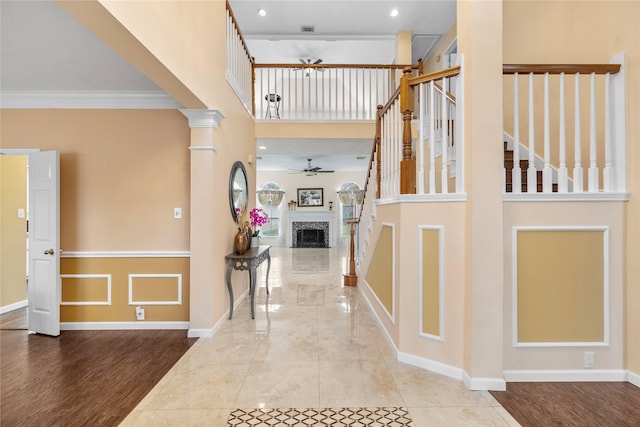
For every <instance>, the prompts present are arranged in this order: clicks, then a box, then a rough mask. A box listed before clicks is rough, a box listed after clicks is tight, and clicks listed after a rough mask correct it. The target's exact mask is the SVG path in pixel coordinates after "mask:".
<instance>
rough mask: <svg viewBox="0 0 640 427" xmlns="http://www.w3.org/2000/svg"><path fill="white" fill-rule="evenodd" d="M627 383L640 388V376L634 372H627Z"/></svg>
mask: <svg viewBox="0 0 640 427" xmlns="http://www.w3.org/2000/svg"><path fill="white" fill-rule="evenodd" d="M627 381H629V382H630V383H631V384H633V385H634V386H636V387H640V374H636V373H635V372H632V371H627Z"/></svg>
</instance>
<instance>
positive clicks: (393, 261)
mask: <svg viewBox="0 0 640 427" xmlns="http://www.w3.org/2000/svg"><path fill="white" fill-rule="evenodd" d="M380 225H381V226H380V234H378V239H376V244H375V245H374V249H373V253H374V254H375V249H376V248H377V246H378V240H380V236H381V235H382V228H383V227H385V226H386V227H391V313H389V312H388V311H387V308H386V307H385V306H384V304H382V302H381V301H380V299H379V298H378V295H376V293H375V292H374V290H373V289H371V286H370V285H369V283H368V282H367V279H366V277H363V278H362V283H363V284H365V285H367V288H368V289H369V292H371V295H373V297H374V298H375V299H376V301H377V303H378V306H380V307H381V308H382V310H383V311H384V312H385V314H386V315H387V316H388V317H389V320H391V323H393V324H394V325H395V323H396V317H395V312H396V226H395V224H392V223H388V222H383V223H382V224H380ZM372 308H373V307H372ZM374 312H375V310H374Z"/></svg>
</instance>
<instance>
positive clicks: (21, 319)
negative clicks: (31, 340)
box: [0, 307, 27, 331]
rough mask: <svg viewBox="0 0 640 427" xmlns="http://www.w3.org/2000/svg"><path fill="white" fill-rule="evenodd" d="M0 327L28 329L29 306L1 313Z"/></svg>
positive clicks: (5, 328)
mask: <svg viewBox="0 0 640 427" xmlns="http://www.w3.org/2000/svg"><path fill="white" fill-rule="evenodd" d="M0 329H2V330H25V331H26V330H27V307H24V308H19V309H17V310H13V311H10V312H8V313H4V314H0Z"/></svg>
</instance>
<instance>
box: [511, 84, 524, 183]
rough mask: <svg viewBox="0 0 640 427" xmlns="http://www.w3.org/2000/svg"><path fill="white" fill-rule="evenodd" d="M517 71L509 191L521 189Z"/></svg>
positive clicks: (514, 89) (514, 88) (514, 90)
mask: <svg viewBox="0 0 640 427" xmlns="http://www.w3.org/2000/svg"><path fill="white" fill-rule="evenodd" d="M518 92H519V91H518V73H515V74H514V75H513V134H514V135H513V169H512V171H511V191H512V192H513V193H520V192H521V191H522V169H521V168H520V101H519V97H518Z"/></svg>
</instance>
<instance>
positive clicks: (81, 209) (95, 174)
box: [1, 110, 189, 251]
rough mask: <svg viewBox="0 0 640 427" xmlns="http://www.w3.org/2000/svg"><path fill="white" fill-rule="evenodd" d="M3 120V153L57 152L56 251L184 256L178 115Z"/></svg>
mask: <svg viewBox="0 0 640 427" xmlns="http://www.w3.org/2000/svg"><path fill="white" fill-rule="evenodd" d="M2 115H3V122H2V131H1V136H2V144H3V147H5V148H40V149H41V150H43V151H44V150H58V151H60V218H61V220H60V242H61V243H60V245H61V249H62V250H63V251H187V250H189V234H188V230H189V219H188V218H189V151H188V150H187V147H188V144H189V139H188V138H189V128H188V126H187V120H186V118H185V117H184V116H183V115H182V114H180V113H179V112H177V111H165V110H3V111H2ZM34 123H38V125H37V126H34V125H33V124H34ZM174 207H180V208H182V215H183V217H182V219H174V218H173V208H174Z"/></svg>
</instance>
